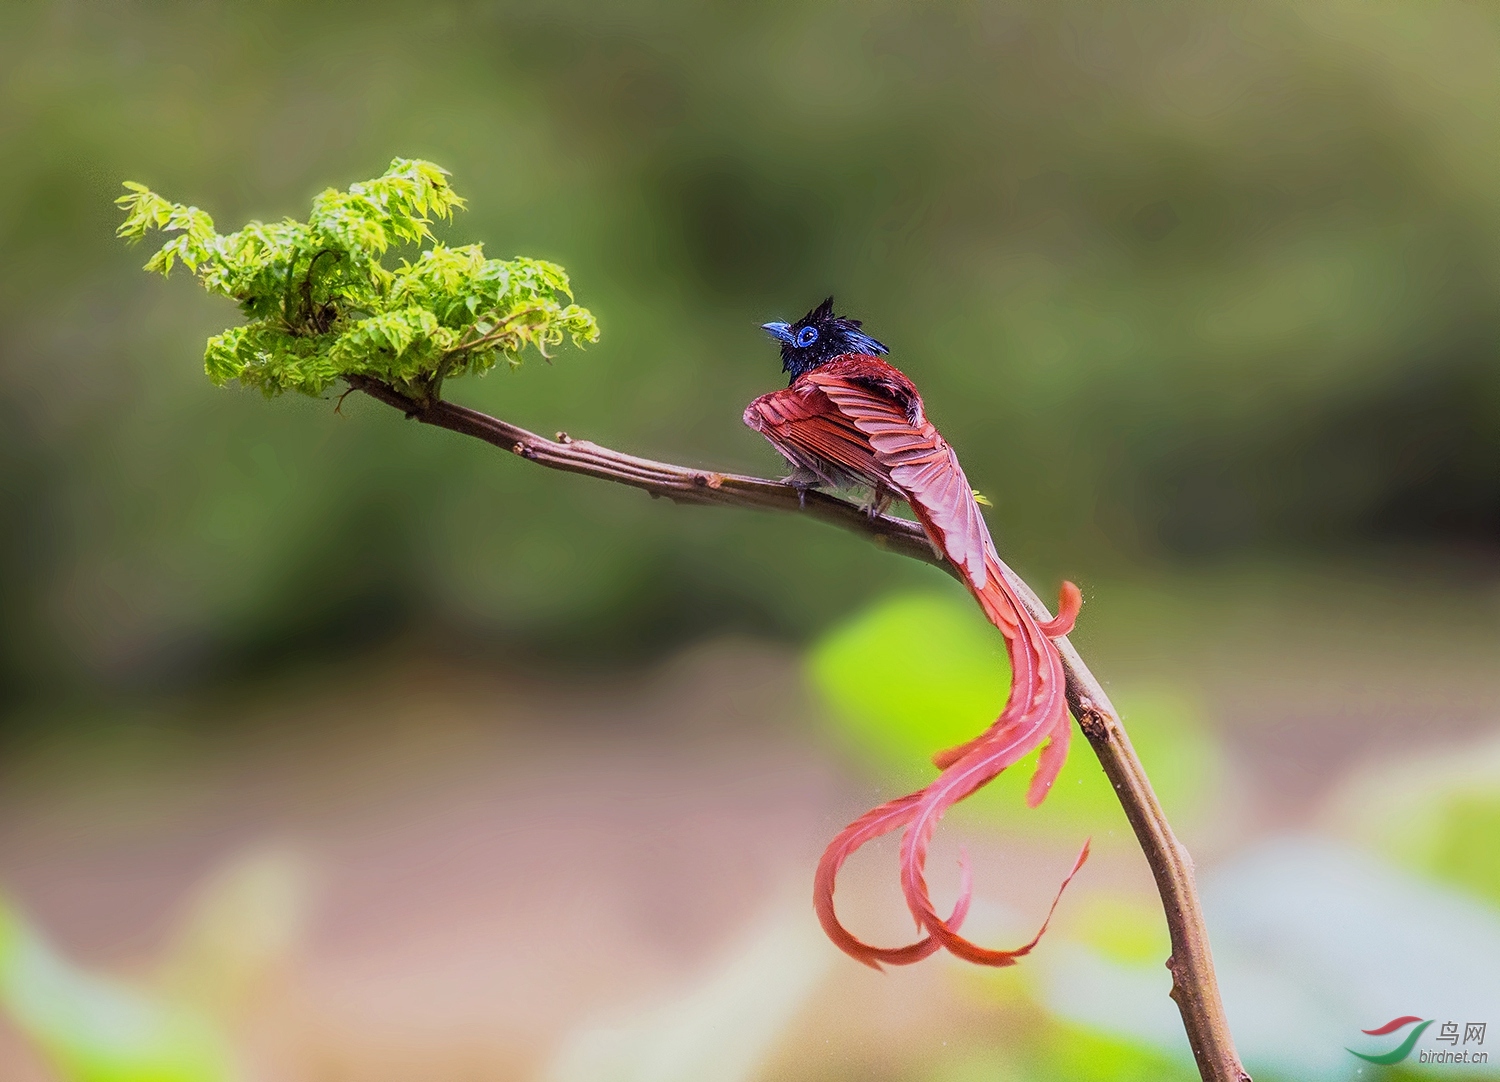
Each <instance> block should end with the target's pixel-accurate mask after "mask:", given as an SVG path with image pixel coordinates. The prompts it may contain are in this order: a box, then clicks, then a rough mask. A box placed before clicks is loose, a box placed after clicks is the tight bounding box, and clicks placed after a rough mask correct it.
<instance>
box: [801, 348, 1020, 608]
mask: <svg viewBox="0 0 1500 1082" xmlns="http://www.w3.org/2000/svg"><path fill="white" fill-rule="evenodd" d="M876 363H878V364H880V366H881V367H882V368H884V369H886V370H887V371H890V372H894V371H895V370H894V369H892V368H891V367H890V366H889V365H887V364H885V363H884V362H883V361H882V362H876ZM845 367H846V366H845V365H844V364H842V363H841V362H837V361H836V362H834V363H833V364H831V365H828V366H827V367H825V368H820V369H817V370H815V371H812V372H809V373H808V374H807V375H806V376H805V377H803V378H804V379H805V380H806V381H807V382H808V383H810V384H812V385H813V386H815V387H817V388H818V390H820V391H822V392H823V394H825V395H827V396H828V399H829V401H831V402H832V403H833V404H834V405H835V406H836V407H838V410H839V412H840V413H841V414H843V415H844V416H845V417H847V418H848V419H849V420H850V421H851V422H853V425H854V427H855V428H856V429H858V431H859V432H860V433H861V434H862V435H863V436H864V437H865V439H866V440H868V441H869V446H870V449H871V450H873V451H874V452H875V457H876V458H877V459H878V460H879V462H880V464H881V465H882V466H884V467H885V471H884V472H885V474H886V477H887V478H888V480H887V481H886V484H887V485H888V486H889V487H891V488H893V489H895V490H896V491H897V492H898V493H899V494H900V495H901V497H902V498H903V499H905V500H906V502H907V503H909V504H911V507H912V510H913V511H915V512H916V513H917V516H918V518H920V519H921V520H922V525H923V526H924V527H926V528H927V531H928V533H929V535H932V534H934V533H935V534H936V535H937V536H934V537H933V538H932V541H933V543H934V544H936V545H937V546H938V547H939V548H941V549H942V551H943V553H944V554H945V555H946V556H947V557H948V559H949V560H951V561H952V562H953V564H954V565H955V566H957V567H960V568H962V569H963V570H964V572H965V574H966V577H967V578H968V580H969V584H970V586H971V587H972V588H973V589H975V590H983V589H984V585H985V581H986V579H987V577H988V572H987V570H986V568H985V556H987V555H993V554H994V552H995V543H994V542H993V541H992V540H990V532H989V530H988V529H987V528H986V526H985V524H984V519H983V518H981V517H980V514H979V505H978V504H977V503H976V502H975V500H974V490H973V489H972V488H970V487H969V479H968V478H967V477H965V476H964V471H963V467H961V466H960V465H959V464H958V456H957V455H956V454H954V453H953V448H951V447H949V446H948V443H947V441H946V440H944V439H943V437H942V436H941V435H939V434H938V430H937V429H936V428H935V427H933V425H932V423H931V422H930V421H928V420H927V418H926V417H925V416H924V415H923V414H922V412H921V409H920V407H918V408H917V409H916V410H915V411H914V412H915V413H916V416H915V417H912V416H910V415H908V413H907V412H906V410H904V409H903V408H902V405H901V403H899V402H897V401H894V400H893V399H892V398H890V397H889V396H887V395H884V394H881V393H879V392H878V391H876V390H874V389H872V388H871V386H870V384H869V382H867V381H865V380H861V379H860V374H859V373H853V374H852V376H853V378H851V373H848V372H847V371H845V370H844V369H845ZM903 379H904V377H903ZM877 386H878V385H877ZM912 397H913V399H914V400H915V399H916V392H915V389H913V391H912Z"/></svg>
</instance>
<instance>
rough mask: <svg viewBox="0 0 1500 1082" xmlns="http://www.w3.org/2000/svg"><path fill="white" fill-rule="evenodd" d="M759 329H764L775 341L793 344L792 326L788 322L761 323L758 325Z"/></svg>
mask: <svg viewBox="0 0 1500 1082" xmlns="http://www.w3.org/2000/svg"><path fill="white" fill-rule="evenodd" d="M760 329H761V330H763V331H765V332H766V333H767V334H769V335H770V336H771V337H772V338H774V339H776V341H778V342H785V343H786V344H787V345H789V346H790V345H793V344H794V343H795V341H796V340H795V339H794V338H793V337H792V328H791V327H790V326H789V325H788V324H785V323H762V324H761V325H760Z"/></svg>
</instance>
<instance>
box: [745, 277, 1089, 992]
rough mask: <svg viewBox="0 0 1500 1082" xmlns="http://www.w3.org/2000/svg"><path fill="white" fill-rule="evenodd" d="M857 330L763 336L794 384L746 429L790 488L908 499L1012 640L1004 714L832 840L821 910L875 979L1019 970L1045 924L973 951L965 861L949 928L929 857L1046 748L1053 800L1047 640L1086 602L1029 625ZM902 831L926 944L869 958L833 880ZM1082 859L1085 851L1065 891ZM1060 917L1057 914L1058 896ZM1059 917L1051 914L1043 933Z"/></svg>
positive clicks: (939, 461) (891, 378)
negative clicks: (954, 967) (962, 931)
mask: <svg viewBox="0 0 1500 1082" xmlns="http://www.w3.org/2000/svg"><path fill="white" fill-rule="evenodd" d="M860 326H861V324H860V321H859V320H857V319H848V318H846V317H844V316H839V315H836V314H835V313H834V311H833V298H832V297H829V298H828V299H827V300H825V301H824V302H823V303H822V304H820V305H818V306H817V307H816V308H814V309H813V310H812V311H811V312H809V313H808V314H807V315H805V316H803V317H802V318H801V319H799V320H798V321H797V322H796V323H791V324H787V323H766V324H763V329H764V330H765V331H766V333H768V334H769V335H770V336H771V337H772V338H774V339H776V341H777V342H779V343H780V344H781V363H782V368H783V369H784V370H785V371H786V372H788V373H789V374H790V376H791V382H790V385H789V386H788V387H786V388H785V389H784V390H780V391H775V392H773V393H771V394H767V395H762V396H761V397H760V398H757V399H756V400H755V401H754V402H752V403H750V405H749V406H748V407H747V408H746V410H745V424H747V425H749V426H750V427H751V428H753V429H755V430H756V431H757V432H759V433H760V434H761V435H763V436H765V437H766V439H767V440H769V441H770V442H771V446H773V447H775V448H776V450H777V451H779V452H781V454H782V456H783V457H784V458H785V459H786V460H787V461H788V462H789V463H791V465H792V468H793V472H792V475H791V477H790V478H789V480H790V481H791V483H792V484H794V485H797V486H798V488H799V489H801V490H805V489H807V488H810V487H816V486H822V487H827V488H834V489H849V488H863V489H868V490H869V493H870V496H869V499H870V502H869V510H870V513H871V514H872V515H875V514H878V513H879V512H881V511H883V510H884V508H885V506H886V505H887V504H888V503H889V502H890V501H891V500H892V499H901V500H905V501H906V503H907V504H908V505H910V507H911V509H912V512H913V513H914V514H915V515H916V518H917V521H918V522H919V523H921V526H922V530H923V531H924V532H925V533H926V535H927V539H928V541H930V542H931V544H932V547H933V549H934V550H935V551H936V552H937V553H938V554H939V555H941V556H942V557H943V558H945V559H946V560H947V561H948V562H949V563H951V564H952V565H953V567H954V568H955V569H956V570H957V571H958V572H959V574H960V575H961V576H962V578H963V580H964V582H965V583H966V584H967V586H968V588H969V592H970V593H971V594H973V595H974V599H975V600H976V601H978V602H979V607H980V608H981V609H982V610H984V614H985V616H986V617H987V618H988V619H989V621H990V623H992V624H994V625H995V627H996V628H998V629H999V631H1000V634H1001V635H1003V636H1004V637H1005V644H1006V651H1007V653H1008V654H1009V656H1010V664H1011V673H1012V680H1011V687H1010V695H1009V697H1008V698H1007V700H1006V703H1005V708H1004V709H1003V710H1002V711H1001V713H1000V716H999V717H998V718H996V719H995V721H994V723H993V724H991V725H990V726H989V728H988V729H986V730H985V731H984V732H982V733H981V734H979V735H978V736H976V737H975V738H974V739H972V740H970V741H968V742H967V743H965V744H962V745H960V746H959V747H956V748H950V749H948V750H947V751H943V752H940V753H938V754H937V755H936V756H934V757H933V762H934V763H935V764H936V765H937V766H938V767H939V769H940V771H941V773H939V775H938V776H937V778H935V779H934V780H933V781H932V783H931V784H929V785H928V786H927V787H926V788H925V789H922V790H921V791H919V792H916V793H912V794H910V795H908V796H904V797H901V798H899V799H897V800H892V801H890V802H889V803H886V804H883V805H881V806H880V807H878V808H875V809H873V810H872V811H870V812H867V813H866V814H865V815H863V816H861V817H860V818H859V819H856V820H855V821H854V822H853V823H850V824H849V826H847V827H846V828H844V830H843V831H842V832H841V833H840V834H839V835H838V836H837V837H836V838H835V839H834V840H833V842H832V843H831V844H830V845H829V846H828V849H827V850H826V851H825V852H824V854H823V858H822V860H821V861H820V862H819V865H818V872H817V876H816V878H815V881H814V892H813V900H814V905H815V907H816V909H817V913H818V919H819V921H820V922H821V923H822V925H823V930H824V931H825V932H826V933H827V934H828V937H829V938H830V939H832V940H833V942H834V943H835V944H836V945H837V946H838V947H839V948H840V949H841V950H843V951H844V952H845V953H847V954H849V955H851V956H852V957H854V958H856V959H858V960H859V961H861V962H864V963H865V964H867V965H870V966H873V967H875V968H879V965H880V963H882V962H885V963H890V964H896V965H901V964H906V963H910V962H915V961H918V960H919V959H921V958H925V957H927V956H928V955H929V954H932V953H933V952H934V951H935V950H937V949H938V948H939V947H945V948H947V949H948V950H949V951H951V952H952V953H954V954H955V955H957V956H959V957H961V958H964V959H967V960H968V961H971V962H976V963H979V964H982V965H992V966H1005V965H1012V964H1014V963H1015V961H1016V960H1017V959H1018V958H1020V957H1021V956H1022V955H1024V954H1027V953H1028V952H1030V950H1031V949H1032V947H1034V946H1035V945H1036V943H1037V941H1038V940H1039V939H1040V938H1041V936H1042V932H1044V931H1046V928H1047V925H1046V923H1045V922H1044V923H1043V924H1042V930H1041V931H1039V932H1037V934H1036V937H1035V938H1034V939H1032V940H1031V942H1030V943H1027V944H1025V945H1023V946H1021V947H1019V948H1015V949H1013V950H990V949H986V948H984V947H980V946H978V945H977V944H975V943H973V942H971V941H969V940H968V939H965V938H964V937H963V936H961V935H959V933H958V928H959V926H960V924H962V922H963V919H964V916H965V915H966V914H967V912H968V906H969V897H970V887H971V879H970V874H969V868H968V865H967V862H966V861H964V862H962V885H961V887H960V891H959V900H958V904H957V905H956V906H955V908H954V911H953V913H952V915H951V916H949V917H948V918H946V919H944V918H943V917H942V916H940V915H939V914H938V912H937V911H936V909H934V907H933V904H932V901H931V898H930V897H929V893H928V889H927V882H926V878H925V865H926V859H927V849H928V845H929V843H930V842H931V840H932V835H933V831H934V830H935V829H936V828H937V824H938V821H939V820H940V819H941V818H942V816H943V813H944V812H945V811H947V809H948V808H950V807H952V806H953V805H954V804H955V803H957V802H958V801H960V800H962V799H963V798H964V797H966V796H968V795H969V794H971V793H973V792H974V791H975V790H977V789H979V788H980V787H981V786H983V785H985V784H987V783H988V782H989V781H991V780H993V779H994V778H995V776H996V775H998V774H999V773H1000V772H1001V771H1002V770H1004V769H1005V768H1006V767H1008V766H1011V765H1012V764H1014V763H1016V762H1017V761H1019V760H1020V759H1021V758H1023V757H1024V756H1025V755H1026V754H1027V753H1028V752H1030V751H1032V750H1033V749H1035V748H1037V747H1039V746H1041V745H1043V744H1045V747H1043V748H1042V752H1041V755H1040V757H1039V760H1038V763H1037V768H1036V773H1035V775H1034V776H1033V777H1032V779H1031V786H1030V788H1029V790H1028V791H1027V796H1026V802H1027V804H1028V805H1030V806H1032V807H1035V806H1036V805H1037V804H1039V803H1041V801H1042V799H1043V798H1044V797H1045V796H1046V795H1047V792H1048V790H1049V789H1050V788H1051V786H1052V783H1053V781H1055V780H1056V778H1057V773H1058V771H1059V770H1061V769H1062V765H1063V761H1064V760H1065V759H1066V758H1067V754H1068V736H1069V732H1070V728H1069V718H1068V703H1067V698H1066V695H1065V691H1064V673H1063V665H1062V658H1061V657H1060V656H1059V654H1058V652H1057V647H1056V645H1054V644H1053V642H1052V638H1053V637H1056V636H1062V635H1066V634H1067V633H1068V632H1069V631H1071V630H1072V628H1073V621H1074V620H1075V618H1076V617H1077V615H1078V610H1079V608H1080V606H1081V604H1082V598H1081V595H1080V594H1079V592H1078V587H1076V586H1074V585H1073V584H1072V583H1071V582H1065V583H1063V585H1062V590H1061V594H1060V600H1059V603H1058V614H1057V616H1056V617H1055V618H1053V619H1051V620H1048V621H1045V622H1042V621H1038V620H1037V619H1036V618H1035V617H1033V616H1032V615H1031V613H1030V611H1029V610H1028V609H1027V608H1026V606H1025V605H1024V604H1023V603H1022V602H1021V599H1020V598H1019V597H1018V596H1017V595H1016V593H1015V591H1014V590H1013V589H1012V587H1011V585H1010V583H1009V582H1008V581H1007V575H1009V574H1010V573H1011V572H1010V570H1009V568H1007V567H1006V566H1005V564H1004V563H1002V562H1001V560H1000V557H999V555H998V554H997V553H996V551H995V543H994V541H993V540H991V538H990V532H989V529H988V528H987V527H986V526H985V522H984V516H983V515H982V514H981V513H980V508H979V503H978V500H977V499H976V497H975V493H974V490H973V489H972V488H970V487H969V481H968V478H966V477H965V476H964V471H963V467H961V466H960V465H959V463H958V456H957V455H955V454H954V453H953V448H952V447H950V446H949V445H948V443H947V441H946V440H944V439H943V437H942V436H941V435H940V434H939V432H938V430H937V429H936V428H935V427H933V424H932V422H931V421H929V420H928V419H927V411H926V409H925V407H924V406H923V403H922V396H921V395H920V394H919V393H918V392H917V388H916V387H915V386H914V385H913V384H912V382H911V380H909V379H908V378H907V377H906V376H905V375H904V374H903V373H902V372H901V371H900V370H898V369H897V368H895V367H894V366H892V365H891V364H889V363H887V362H886V361H884V360H882V359H881V358H882V356H883V355H884V354H886V353H888V352H889V351H888V350H887V349H886V347H885V346H884V345H882V344H881V343H880V342H877V341H876V340H875V339H874V338H871V337H870V336H869V335H867V334H865V333H864V332H863V331H861V330H860ZM902 828H904V829H905V833H904V834H903V836H902V839H901V847H900V863H901V886H902V891H903V893H904V894H905V896H906V901H907V906H908V908H910V910H911V913H912V916H913V917H914V918H915V919H916V922H917V925H918V928H919V929H920V930H921V931H922V932H923V933H925V934H924V935H923V937H922V938H921V939H920V940H918V941H917V942H915V943H911V944H908V945H907V946H904V947H875V946H871V945H870V944H867V943H865V942H863V941H861V940H859V939H858V938H856V937H855V936H854V935H853V934H852V933H851V932H849V931H848V930H847V929H846V928H845V927H844V926H843V925H842V924H841V923H840V922H839V919H838V916H837V915H836V913H835V912H834V906H833V890H834V880H835V877H836V876H837V874H838V870H839V868H840V866H841V865H842V864H843V863H844V861H845V860H847V859H848V857H849V856H850V854H852V853H853V852H854V850H856V849H858V848H859V847H860V846H861V845H863V844H864V843H865V842H867V841H870V840H871V839H873V838H877V837H879V836H881V835H883V834H887V833H890V832H891V831H893V830H898V829H902ZM1087 856H1088V845H1087V844H1085V845H1084V847H1083V851H1082V852H1081V853H1080V854H1079V857H1078V860H1077V862H1076V863H1075V864H1074V865H1073V870H1072V871H1071V872H1069V873H1068V877H1067V879H1065V880H1064V881H1063V887H1066V886H1067V884H1068V882H1069V881H1070V880H1071V879H1072V878H1073V875H1074V874H1076V873H1077V871H1078V869H1079V867H1081V866H1082V864H1083V862H1084V860H1085V859H1086V858H1087ZM1061 894H1062V888H1059V890H1058V897H1061ZM1052 905H1053V908H1054V909H1055V908H1056V906H1057V899H1056V898H1054V900H1053V903H1052ZM1051 916H1052V914H1051V911H1050V910H1049V912H1048V914H1047V918H1048V920H1049V921H1050V919H1051Z"/></svg>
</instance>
